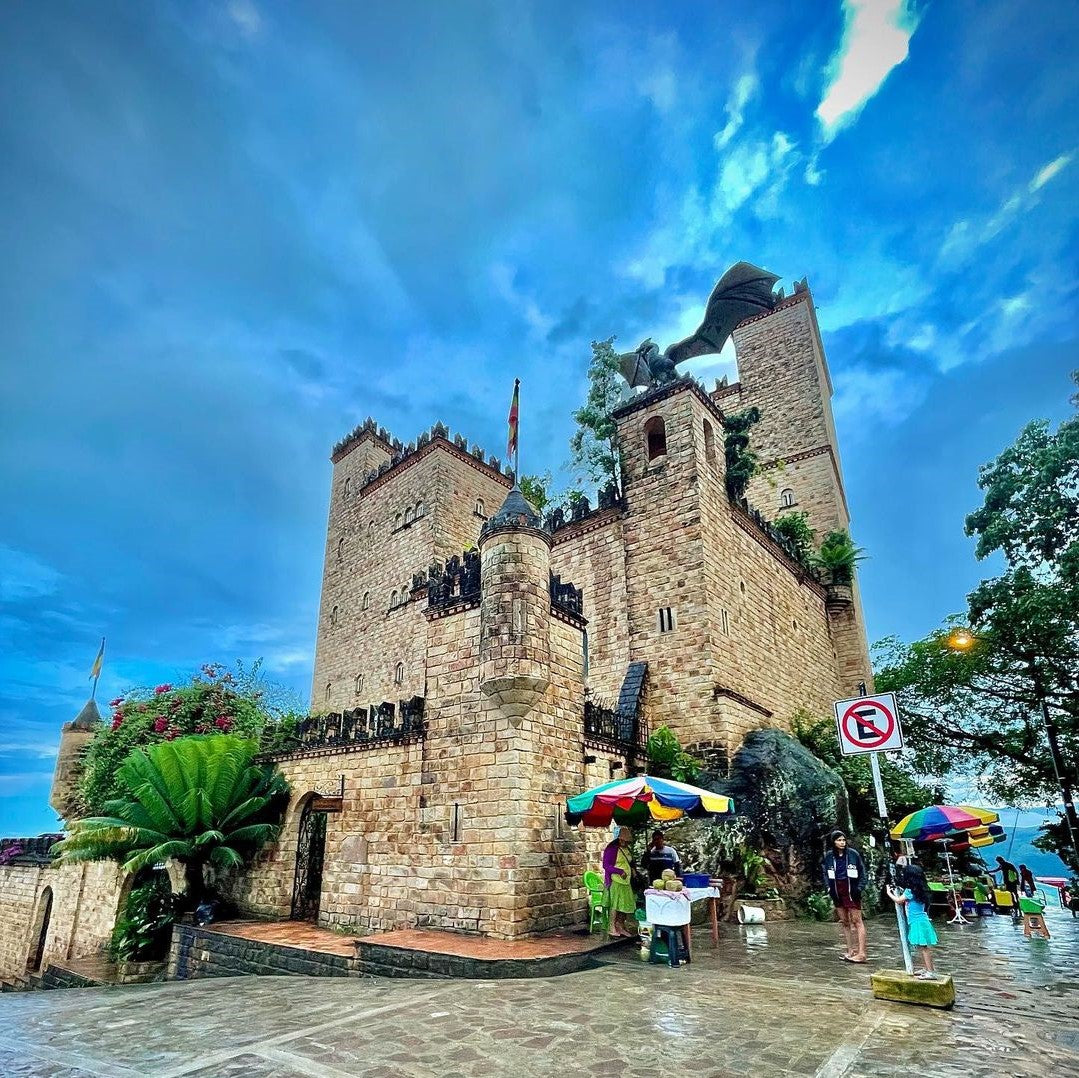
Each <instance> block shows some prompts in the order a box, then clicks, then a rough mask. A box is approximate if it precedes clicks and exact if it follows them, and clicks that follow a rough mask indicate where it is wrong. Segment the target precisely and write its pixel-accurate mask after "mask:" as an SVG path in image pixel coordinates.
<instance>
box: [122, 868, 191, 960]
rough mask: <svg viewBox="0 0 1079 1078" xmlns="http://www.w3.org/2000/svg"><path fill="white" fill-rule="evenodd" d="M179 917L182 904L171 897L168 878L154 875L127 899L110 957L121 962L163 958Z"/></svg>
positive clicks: (161, 874) (161, 873)
mask: <svg viewBox="0 0 1079 1078" xmlns="http://www.w3.org/2000/svg"><path fill="white" fill-rule="evenodd" d="M178 913H179V902H178V901H177V899H176V896H175V895H174V894H173V893H172V888H171V886H170V885H169V878H168V875H167V874H165V873H164V872H155V873H154V874H153V875H152V876H151V878H150V879H149V880H147V881H146V882H145V883H143V884H140V885H139V886H138V887H134V888H132V890H131V893H130V894H129V895H128V896H127V901H126V902H125V903H124V911H123V913H122V914H121V916H120V919H119V920H118V921H117V922H116V927H115V928H114V929H113V933H112V939H111V940H110V941H109V954H110V955H111V956H112V958H113V959H114V960H116V961H118V962H152V961H155V960H156V959H159V958H163V957H164V956H165V953H166V951H167V950H168V948H169V939H170V937H171V935H172V926H173V923H174V922H175V920H176V918H177V916H178Z"/></svg>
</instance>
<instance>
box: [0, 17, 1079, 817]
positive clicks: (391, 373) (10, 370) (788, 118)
mask: <svg viewBox="0 0 1079 1078" xmlns="http://www.w3.org/2000/svg"><path fill="white" fill-rule="evenodd" d="M1077 46H1079V9H1076V8H1075V7H1074V6H1073V5H1061V4H1058V3H1037V2H1031V3H1027V4H1023V5H1019V4H1015V3H1014V2H1011V0H1007V2H999V0H977V2H973V0H972V2H966V3H964V2H962V0H956V2H952V3H943V2H930V3H909V4H904V3H902V2H899V0H879V2H878V0H846V2H845V3H843V2H840V0H836V2H834V3H827V2H823V0H822V2H821V3H816V4H804V3H803V4H795V3H782V4H780V3H769V2H767V0H762V2H761V3H758V4H756V5H753V6H751V7H747V6H746V5H744V4H733V3H731V4H728V3H717V2H709V3H701V4H690V3H683V4H677V5H670V4H647V5H645V4H640V5H626V4H624V3H610V4H605V3H585V4H581V3H565V4H559V3H554V2H550V3H544V4H530V3H513V2H509V0H499V2H497V3H490V4H486V3H475V2H468V0H458V2H456V3H453V4H444V3H437V2H434V0H432V2H429V3H422V4H407V3H393V4H390V3H383V4H366V5H355V4H348V3H343V2H342V3H332V4H331V3H308V4H305V5H302V6H296V5H276V4H271V3H268V2H265V0H232V2H231V3H230V2H222V3H213V4H205V3H196V2H184V3H168V2H163V0H162V2H157V3H153V4H141V3H134V2H128V3H109V2H107V0H98V2H97V3H95V4H93V5H86V4H78V3H72V4H64V3H60V2H52V3H49V4H41V3H33V2H23V3H18V2H16V3H12V4H9V5H7V6H6V9H5V32H4V34H3V35H2V38H0V102H2V105H0V239H2V243H3V249H4V253H5V257H4V258H3V260H2V263H0V430H2V432H3V433H2V436H0V488H2V489H3V491H4V499H3V513H2V514H0V675H2V676H0V833H3V834H18V833H29V832H33V831H36V830H39V829H42V828H47V827H50V826H51V825H52V823H53V816H52V813H51V811H50V810H49V809H48V808H47V805H46V796H47V788H48V783H49V777H50V775H51V770H52V764H53V761H52V753H53V751H54V746H55V740H56V735H57V732H58V729H59V726H60V724H61V723H62V722H63V721H64V720H66V719H68V718H71V717H72V716H74V714H75V713H76V712H77V711H78V709H79V707H80V706H81V704H82V703H83V701H84V700H85V697H86V693H87V688H88V684H87V673H88V671H89V667H90V664H91V662H92V660H93V657H94V653H95V651H96V647H97V643H98V640H99V638H100V636H101V635H102V634H103V633H104V634H107V636H108V638H109V650H108V654H107V659H106V664H105V673H104V676H103V677H102V681H101V690H100V697H101V698H103V699H105V700H108V699H109V698H110V697H111V696H113V695H115V694H116V693H117V692H118V691H121V690H122V689H124V688H125V687H126V686H128V685H131V684H145V683H149V684H153V683H155V682H157V681H160V680H166V679H167V680H176V679H180V678H182V677H184V676H186V675H187V674H189V673H190V672H192V671H193V670H194V669H195V668H197V666H198V665H199V664H201V663H202V662H205V661H214V660H223V661H230V660H232V659H234V658H237V657H241V658H245V659H251V658H254V657H256V656H260V655H261V656H264V657H265V660H266V668H267V670H268V672H269V674H270V675H271V676H272V677H274V678H276V679H278V680H280V681H282V682H284V683H286V684H288V685H292V686H294V687H295V688H297V689H298V690H300V691H301V692H302V693H303V694H304V695H305V696H306V693H307V691H308V688H309V684H308V683H309V677H310V669H311V658H312V653H313V643H314V636H315V615H316V607H317V603H318V594H319V583H320V573H321V557H322V544H323V537H324V526H325V518H326V503H327V496H328V479H329V462H328V454H329V449H330V446H331V445H332V443H333V442H334V441H335V440H336V439H337V438H338V437H340V435H341V434H342V433H344V432H345V431H346V430H348V429H350V428H351V427H352V426H353V425H354V424H355V423H356V422H357V421H359V420H361V419H362V418H363V417H364V416H365V415H367V414H368V413H371V414H373V415H375V416H376V417H377V418H378V420H379V421H380V422H381V423H383V424H385V425H386V426H387V427H389V428H390V429H391V430H392V431H394V432H395V433H396V434H397V435H399V436H400V437H401V438H403V439H405V440H409V439H411V438H413V437H415V435H416V434H417V433H418V432H419V431H420V430H421V429H423V428H425V427H427V426H429V425H430V424H431V423H432V422H433V421H434V420H436V419H440V420H442V421H443V422H445V423H447V424H448V425H449V426H451V427H452V428H453V429H455V430H461V431H463V432H465V433H467V434H468V436H469V437H470V438H471V439H473V440H475V441H478V442H480V444H482V445H484V446H485V447H486V448H488V449H489V450H490V451H492V452H496V453H500V452H501V451H502V450H503V446H504V423H505V414H506V409H507V405H508V397H509V392H510V388H511V385H512V379H513V377H514V376H515V375H517V376H520V378H521V379H522V383H523V387H522V443H521V444H522V463H523V464H524V466H525V468H526V469H527V470H529V471H543V470H545V469H548V468H550V469H553V470H556V471H557V470H558V468H559V467H560V466H561V465H562V464H563V463H564V461H565V459H566V457H567V455H568V453H567V450H566V443H567V441H568V438H569V434H570V418H569V412H570V409H571V407H572V406H573V404H574V403H575V401H576V400H577V398H578V397H579V396H580V395H581V394H582V393H583V390H584V372H585V368H586V365H587V360H588V356H589V349H588V344H589V341H590V340H591V339H592V338H597V337H606V336H608V335H609V334H612V333H614V334H617V335H618V337H619V340H620V341H621V342H623V343H626V344H627V346H633V345H635V344H636V343H637V341H639V340H640V339H641V338H642V337H644V336H648V335H651V336H653V337H655V338H656V339H657V340H659V341H660V342H661V343H663V344H665V343H667V342H669V341H671V340H674V339H676V338H677V337H678V336H679V335H680V333H681V331H682V330H683V329H685V328H691V326H692V325H694V324H695V323H696V319H697V317H698V315H699V313H700V310H701V308H702V306H703V302H704V300H705V298H706V297H707V295H708V292H709V290H710V289H711V287H712V285H713V284H714V282H715V281H716V279H717V278H718V277H719V275H720V274H721V273H722V272H723V270H724V269H726V267H727V266H728V265H730V264H731V263H732V262H734V261H737V260H739V259H748V260H750V261H754V262H757V263H759V264H761V265H764V266H767V267H768V268H770V269H772V270H773V271H774V272H776V273H779V274H781V275H782V276H783V278H784V283H786V284H787V287H788V289H789V287H790V281H791V280H793V279H795V278H800V277H801V276H803V275H808V277H809V281H810V285H811V287H812V289H813V292H814V296H815V299H816V301H817V304H818V311H819V316H820V320H821V325H822V330H823V334H824V339H825V344H826V348H827V351H828V355H829V361H830V363H831V367H832V371H833V375H834V380H835V383H836V387H837V395H836V398H835V402H834V404H835V410H836V418H837V425H838V428H839V434H840V440H841V448H842V453H843V458H844V466H845V470H846V478H847V485H848V494H849V500H850V504H851V509H852V514H853V517H854V525H853V527H854V533H855V537H856V539H857V541H858V542H859V543H860V544H862V545H864V546H865V547H867V548H868V550H869V552H870V554H871V560H869V561H868V562H866V563H865V565H864V567H863V572H862V582H863V591H864V600H865V606H866V614H867V618H868V622H869V629H870V636H871V638H873V639H876V638H878V637H880V636H883V635H885V634H888V633H898V634H900V635H902V636H905V637H914V636H918V635H922V634H923V633H925V632H926V631H928V630H929V629H930V628H932V627H933V626H934V625H936V624H937V622H938V621H939V620H940V619H941V618H942V617H943V616H945V615H947V614H948V613H950V612H952V611H955V610H958V609H961V608H962V606H963V597H964V595H965V593H966V591H967V590H969V588H970V587H971V586H972V585H973V584H974V583H975V582H976V581H977V580H978V579H979V578H980V577H981V575H983V574H984V573H985V572H986V571H987V570H986V567H984V566H979V565H978V564H977V563H975V562H974V560H973V556H972V545H971V543H970V542H969V541H968V540H967V539H966V538H965V537H964V536H963V534H962V522H963V518H964V515H965V514H966V513H967V512H968V511H969V510H970V509H971V508H972V507H974V506H975V505H976V504H977V503H978V493H977V489H976V485H975V478H976V471H977V466H978V465H979V464H980V463H982V462H983V461H985V460H988V459H990V458H991V457H992V456H993V455H995V453H996V452H997V451H998V450H999V449H1000V448H1001V447H1002V446H1003V445H1005V444H1007V443H1008V442H1009V441H1010V440H1011V439H1012V438H1013V437H1014V435H1015V434H1016V432H1017V431H1018V430H1019V428H1020V427H1021V426H1022V425H1023V423H1024V422H1025V421H1026V420H1028V419H1030V418H1032V417H1035V416H1045V417H1049V418H1052V419H1059V418H1060V417H1062V416H1063V415H1064V414H1066V412H1067V410H1068V405H1067V397H1068V393H1069V389H1070V387H1069V384H1068V381H1067V372H1068V370H1069V369H1070V368H1072V367H1075V366H1079V357H1077V355H1076V337H1077V333H1079V331H1077V327H1076V313H1077V308H1079V301H1077V292H1076V280H1077V274H1076V268H1077V267H1076V252H1077V245H1076V235H1077V219H1076V212H1075V206H1076V204H1077V194H1079V156H1077V147H1079V112H1077V110H1076V109H1075V102H1076V100H1077V96H1079V95H1077V90H1079V86H1077V82H1079V75H1077V70H1076V65H1075V64H1074V62H1073V58H1074V56H1075V55H1076V51H1077ZM725 362H726V361H725V360H721V361H719V362H718V363H717V362H711V363H708V364H701V365H700V370H699V373H701V374H702V375H704V374H708V375H711V374H715V373H723V371H724V370H725V369H726V368H725V365H724V364H725Z"/></svg>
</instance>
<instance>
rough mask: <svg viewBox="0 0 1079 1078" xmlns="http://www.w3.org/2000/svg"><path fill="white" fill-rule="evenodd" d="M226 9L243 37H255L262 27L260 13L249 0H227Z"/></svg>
mask: <svg viewBox="0 0 1079 1078" xmlns="http://www.w3.org/2000/svg"><path fill="white" fill-rule="evenodd" d="M227 10H228V13H229V18H231V19H232V21H233V22H234V23H235V24H236V25H237V26H238V27H239V29H240V31H241V32H242V33H243V34H244V36H245V37H255V36H256V35H257V34H258V33H259V31H260V30H261V29H262V15H261V14H260V13H259V9H258V8H257V7H255V5H254V4H253V3H252V2H251V0H229V5H228V8H227Z"/></svg>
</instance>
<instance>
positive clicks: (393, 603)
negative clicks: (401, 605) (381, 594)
mask: <svg viewBox="0 0 1079 1078" xmlns="http://www.w3.org/2000/svg"><path fill="white" fill-rule="evenodd" d="M396 605H397V592H394V593H393V594H392V595H391V596H390V609H391V610H392V609H393V608H394V607H395V606H396Z"/></svg>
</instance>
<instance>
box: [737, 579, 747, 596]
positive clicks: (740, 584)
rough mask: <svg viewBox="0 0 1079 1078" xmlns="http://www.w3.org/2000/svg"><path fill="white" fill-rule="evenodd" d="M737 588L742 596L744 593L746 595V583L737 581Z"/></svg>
mask: <svg viewBox="0 0 1079 1078" xmlns="http://www.w3.org/2000/svg"><path fill="white" fill-rule="evenodd" d="M738 586H739V587H740V588H741V589H742V594H743V595H745V593H746V582H745V581H744V580H739V581H738Z"/></svg>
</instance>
